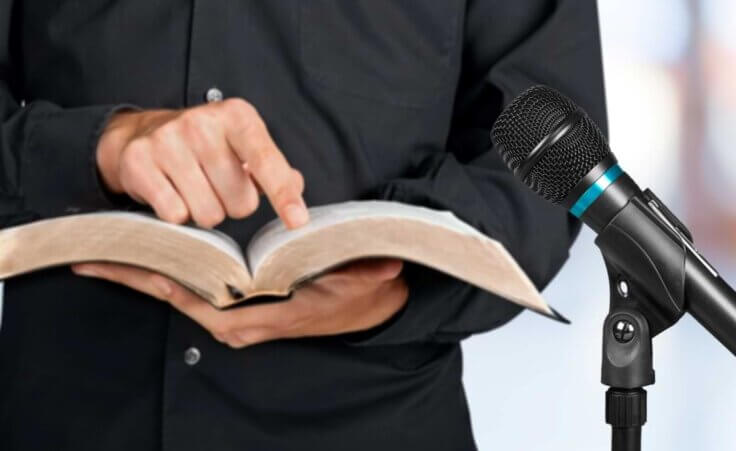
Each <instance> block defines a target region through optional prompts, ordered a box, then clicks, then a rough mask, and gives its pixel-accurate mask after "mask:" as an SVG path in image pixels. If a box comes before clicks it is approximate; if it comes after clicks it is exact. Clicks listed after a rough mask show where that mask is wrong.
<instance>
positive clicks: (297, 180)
mask: <svg viewBox="0 0 736 451" xmlns="http://www.w3.org/2000/svg"><path fill="white" fill-rule="evenodd" d="M223 107H224V108H227V111H226V118H227V124H226V127H225V129H226V138H227V141H228V143H229V145H230V147H232V148H233V150H234V151H235V153H236V154H237V155H238V156H239V157H240V159H241V160H242V161H243V162H244V163H247V168H248V172H249V173H250V175H251V177H252V178H253V179H254V181H255V182H256V183H257V184H258V186H260V187H261V189H262V190H263V192H264V193H265V194H266V197H267V198H268V200H269V202H270V203H271V206H272V207H273V209H274V210H275V211H276V214H277V215H278V216H279V217H280V218H281V219H282V220H283V221H284V223H285V224H286V226H287V227H289V228H296V227H300V226H302V225H304V224H306V223H307V222H308V221H309V213H308V211H307V207H306V204H305V202H304V198H303V197H302V192H303V190H304V183H303V179H302V177H301V174H300V173H299V172H298V171H296V170H294V169H293V168H292V167H291V165H289V162H288V161H287V160H286V158H285V157H284V154H283V153H282V152H281V150H279V148H278V147H277V146H276V143H274V142H273V139H272V138H271V135H270V134H269V133H268V130H267V129H266V125H265V123H264V122H263V120H262V119H261V117H260V116H259V115H258V113H257V112H256V110H255V108H253V106H252V105H250V104H249V103H247V102H245V101H243V100H240V99H231V100H228V101H226V102H223Z"/></svg>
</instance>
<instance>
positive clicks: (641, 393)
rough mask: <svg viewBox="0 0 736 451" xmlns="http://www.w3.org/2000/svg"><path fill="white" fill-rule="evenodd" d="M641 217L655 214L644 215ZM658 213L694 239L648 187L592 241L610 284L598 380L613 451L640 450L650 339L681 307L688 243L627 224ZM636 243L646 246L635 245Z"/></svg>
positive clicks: (675, 318) (650, 366)
mask: <svg viewBox="0 0 736 451" xmlns="http://www.w3.org/2000/svg"><path fill="white" fill-rule="evenodd" d="M655 210H656V211H655ZM660 215H661V216H660ZM642 216H647V217H648V218H649V219H650V220H651V219H655V221H649V222H647V221H642ZM656 219H658V220H659V221H660V222H665V223H667V225H668V227H674V228H676V229H677V230H676V232H679V233H681V234H682V235H683V236H685V237H687V238H688V240H691V235H690V232H689V231H688V230H687V229H686V228H685V226H684V225H682V223H681V222H680V221H679V220H677V218H676V217H675V216H674V215H673V214H672V213H671V212H669V210H667V208H666V207H665V206H664V204H662V203H661V202H660V201H659V199H657V198H656V196H655V195H654V194H653V193H652V192H651V191H649V190H646V191H645V192H644V193H643V196H641V197H635V198H634V199H632V201H631V202H630V203H629V204H628V205H627V206H626V207H625V208H624V209H623V210H622V211H621V212H620V214H618V215H617V216H616V217H615V218H614V219H613V220H612V221H611V223H610V224H609V225H607V226H606V227H604V228H603V229H602V230H601V231H600V233H599V234H598V237H597V238H596V240H595V243H596V245H597V246H598V247H599V248H600V250H601V253H602V254H603V259H604V261H605V264H606V271H607V273H608V279H609V289H610V310H609V313H608V315H607V316H606V319H605V320H604V323H603V356H602V366H601V382H602V383H603V384H604V385H607V386H608V387H610V388H609V389H608V391H607V392H606V409H605V412H606V423H608V424H610V425H611V428H612V435H611V449H612V450H613V451H640V450H641V429H642V426H643V425H644V423H646V420H647V393H646V391H645V390H644V389H643V387H645V386H647V385H652V384H654V368H653V361H652V338H653V337H654V336H656V335H657V334H659V333H660V332H662V331H664V330H666V329H668V328H670V327H671V326H673V325H674V324H675V323H676V322H677V321H678V320H679V319H680V318H681V317H682V315H683V314H684V312H685V287H684V281H685V265H686V260H687V253H688V249H687V248H686V246H684V243H683V244H682V245H679V244H678V242H677V241H676V240H674V241H670V243H669V244H668V245H664V243H662V242H656V239H657V236H661V234H659V235H658V234H656V233H652V230H653V229H647V228H646V227H641V228H638V229H632V228H631V227H630V226H629V225H630V224H632V223H637V224H655V225H656V224H658V223H657V221H656ZM660 226H661V223H660ZM641 243H646V244H651V246H649V245H647V246H641V245H638V244H641ZM672 243H675V245H672ZM652 249H654V250H652Z"/></svg>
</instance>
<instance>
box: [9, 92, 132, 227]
mask: <svg viewBox="0 0 736 451" xmlns="http://www.w3.org/2000/svg"><path fill="white" fill-rule="evenodd" d="M130 109H137V108H136V107H134V106H131V105H106V106H90V107H83V108H74V109H59V110H51V111H49V110H45V109H42V110H40V111H36V112H32V113H31V115H30V117H29V121H28V124H27V127H28V135H27V139H26V141H25V142H26V148H25V149H24V151H23V152H21V155H22V160H21V165H20V167H21V177H22V181H23V188H24V191H25V192H24V193H23V194H24V196H23V197H24V198H25V204H26V209H28V210H31V211H33V212H35V213H38V214H39V215H40V216H41V217H53V216H60V215H64V214H72V213H78V212H82V211H89V210H98V209H116V208H120V207H121V206H122V205H124V204H126V203H127V202H128V201H126V200H125V199H124V197H121V196H119V195H116V194H113V193H111V192H108V191H107V190H106V188H105V187H104V185H103V184H102V181H101V179H100V176H99V173H98V169H97V158H96V152H97V144H98V142H99V139H100V136H101V135H102V132H103V131H104V129H105V126H106V125H107V123H108V121H109V120H110V118H111V117H112V116H113V115H114V114H115V113H117V112H119V111H122V110H130ZM125 197H127V196H125ZM128 199H129V198H128ZM130 201H131V202H132V200H130Z"/></svg>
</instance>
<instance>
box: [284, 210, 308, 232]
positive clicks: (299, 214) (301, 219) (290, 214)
mask: <svg viewBox="0 0 736 451" xmlns="http://www.w3.org/2000/svg"><path fill="white" fill-rule="evenodd" d="M284 211H285V213H286V220H287V221H288V222H289V225H290V226H291V227H301V226H303V225H304V224H306V223H307V222H309V212H308V211H307V209H306V207H304V206H303V205H298V204H289V205H287V206H286V209H285V210H284Z"/></svg>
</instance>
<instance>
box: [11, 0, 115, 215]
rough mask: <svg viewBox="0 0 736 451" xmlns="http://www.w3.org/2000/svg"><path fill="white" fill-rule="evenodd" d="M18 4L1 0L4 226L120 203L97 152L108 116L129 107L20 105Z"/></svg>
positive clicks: (50, 104) (44, 103)
mask: <svg viewBox="0 0 736 451" xmlns="http://www.w3.org/2000/svg"><path fill="white" fill-rule="evenodd" d="M15 3H16V4H17V3H18V2H15ZM13 5H14V2H13V1H12V0H0V227H7V226H9V225H13V224H17V223H20V222H26V221H30V220H32V219H38V218H43V217H51V216H58V215H61V214H64V213H73V212H78V211H82V210H90V209H102V208H114V207H119V206H120V202H121V200H120V199H119V198H117V197H116V196H114V195H111V194H109V193H108V192H107V191H106V190H105V189H104V187H103V186H102V185H101V184H100V179H99V176H98V173H97V164H96V158H95V152H96V148H97V142H98V140H99V136H100V134H101V132H102V129H103V128H104V126H105V124H106V123H107V120H108V118H109V117H110V116H111V115H112V114H113V113H114V112H116V111H118V110H119V109H121V108H129V106H127V105H99V106H89V107H81V108H69V109H65V108H62V107H60V106H59V105H55V104H53V103H50V102H45V101H42V100H33V101H30V102H29V103H28V104H27V105H23V106H21V103H20V102H21V98H22V94H20V91H21V89H20V88H19V87H18V86H16V85H15V77H14V75H15V74H14V66H13V61H12V55H13V51H12V50H13V49H12V43H11V42H10V37H9V36H10V27H11V18H12V11H13Z"/></svg>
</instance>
